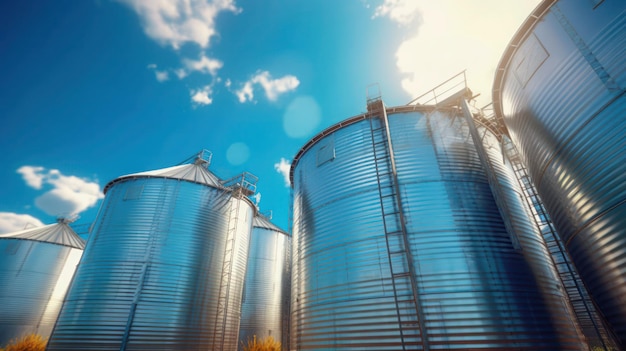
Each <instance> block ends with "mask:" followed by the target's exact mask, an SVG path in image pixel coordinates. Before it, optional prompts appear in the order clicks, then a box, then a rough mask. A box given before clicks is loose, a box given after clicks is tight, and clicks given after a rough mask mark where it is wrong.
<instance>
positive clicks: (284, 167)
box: [274, 157, 291, 187]
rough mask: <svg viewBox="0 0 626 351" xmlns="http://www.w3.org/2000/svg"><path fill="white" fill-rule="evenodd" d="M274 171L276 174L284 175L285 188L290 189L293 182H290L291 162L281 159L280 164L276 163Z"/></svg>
mask: <svg viewBox="0 0 626 351" xmlns="http://www.w3.org/2000/svg"><path fill="white" fill-rule="evenodd" d="M274 169H275V170H276V172H278V173H280V174H282V176H283V178H284V179H285V186H286V187H289V186H290V185H291V182H290V181H289V170H290V169H291V162H289V160H287V159H284V158H282V157H281V158H280V162H278V163H274Z"/></svg>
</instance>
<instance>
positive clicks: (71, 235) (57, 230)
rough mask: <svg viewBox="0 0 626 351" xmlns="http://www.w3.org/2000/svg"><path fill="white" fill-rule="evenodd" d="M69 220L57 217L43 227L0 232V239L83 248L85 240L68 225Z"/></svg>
mask: <svg viewBox="0 0 626 351" xmlns="http://www.w3.org/2000/svg"><path fill="white" fill-rule="evenodd" d="M69 223H70V221H69V220H66V219H59V220H58V221H57V223H54V224H48V225H45V226H43V227H35V228H29V229H25V230H21V231H19V232H13V233H7V234H0V239H24V240H32V241H40V242H45V243H51V244H57V245H63V246H69V247H73V248H77V249H81V250H83V249H84V248H85V240H83V239H82V238H81V237H79V236H78V235H77V234H76V232H74V230H73V229H72V228H71V227H70V226H69Z"/></svg>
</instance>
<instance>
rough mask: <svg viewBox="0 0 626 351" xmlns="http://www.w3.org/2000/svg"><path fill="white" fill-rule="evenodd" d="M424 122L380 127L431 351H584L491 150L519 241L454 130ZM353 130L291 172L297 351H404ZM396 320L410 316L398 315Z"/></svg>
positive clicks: (363, 144)
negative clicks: (385, 132) (392, 163)
mask: <svg viewBox="0 0 626 351" xmlns="http://www.w3.org/2000/svg"><path fill="white" fill-rule="evenodd" d="M415 109H416V110H418V109H419V108H417V107H416V108H415ZM387 111H388V113H389V111H390V109H388V110H387ZM426 111H428V109H427V108H425V109H424V112H419V111H416V112H409V113H390V116H389V122H390V125H391V135H392V141H393V147H394V150H395V156H396V164H397V171H398V177H399V183H400V189H401V194H402V201H403V203H402V205H403V207H404V209H405V217H406V220H407V223H406V225H407V229H408V236H409V237H408V238H409V242H410V246H411V247H410V252H411V254H412V255H413V261H414V262H415V267H414V268H415V271H416V272H417V284H418V290H419V291H418V293H419V296H420V300H421V305H422V306H423V311H422V312H423V314H424V315H425V316H426V317H425V320H424V321H422V323H423V324H424V325H425V333H424V334H425V335H423V337H425V338H428V343H429V345H430V349H447V348H457V349H464V348H465V349H469V348H474V349H494V350H496V349H500V350H502V349H533V350H534V349H543V350H557V349H572V350H580V349H584V347H585V346H584V345H583V343H582V342H581V340H580V338H579V333H578V330H577V328H576V327H575V325H574V322H573V320H572V319H573V318H572V315H571V311H570V310H569V309H568V306H567V305H566V303H565V300H564V296H563V292H562V290H561V289H560V284H558V283H557V281H556V280H555V279H556V278H555V277H556V274H555V270H554V266H553V265H552V263H551V261H550V258H549V256H547V249H546V247H545V244H544V243H543V241H542V240H541V238H540V236H539V235H538V231H537V230H536V229H534V228H532V227H531V226H529V225H527V223H530V222H529V221H530V219H529V218H527V217H526V216H527V212H524V205H522V200H521V199H520V198H519V190H518V189H517V188H516V187H517V186H518V185H517V184H516V181H515V178H514V175H513V174H512V172H511V171H510V170H509V169H508V168H507V167H505V166H504V165H502V155H501V152H500V150H499V149H497V144H496V145H494V146H493V148H494V149H493V150H492V151H489V152H488V153H489V155H490V158H491V159H492V162H494V164H495V163H497V162H499V163H500V164H498V165H496V166H494V169H495V171H496V172H497V173H498V178H499V179H500V181H501V182H502V183H503V187H504V191H505V192H507V193H509V195H508V200H507V201H509V202H510V204H511V206H518V207H519V209H516V212H515V220H516V221H518V222H519V225H518V227H519V228H520V232H519V233H518V235H517V236H516V237H515V239H517V240H512V238H511V237H510V236H509V234H508V233H507V232H506V230H505V228H504V224H503V222H502V218H501V216H500V214H499V211H498V208H497V207H496V205H495V202H494V199H493V196H492V194H491V192H490V190H489V185H488V183H487V179H486V177H485V173H484V170H483V169H482V167H481V165H480V162H479V160H478V157H477V154H476V149H475V148H474V145H473V143H472V141H471V137H470V135H469V132H468V130H467V125H464V122H463V119H462V118H460V117H459V118H451V117H452V116H451V115H450V114H448V113H439V112H435V113H427V112H426ZM352 120H353V121H354V122H353V123H351V124H344V125H342V126H341V127H340V128H334V129H333V130H332V132H326V133H324V136H323V137H321V138H318V140H317V141H316V142H315V143H312V144H310V145H307V148H306V149H303V151H302V152H301V153H300V154H299V155H298V156H297V157H296V159H294V162H293V164H292V174H293V180H294V183H293V184H294V193H293V195H294V228H293V230H294V232H293V273H292V307H291V309H292V315H291V330H290V332H291V348H292V349H294V350H309V349H310V350H327V349H337V350H338V349H341V350H402V349H403V347H402V345H401V339H400V334H399V329H400V328H399V326H398V317H397V313H398V312H397V309H396V297H395V296H394V293H393V289H392V285H391V277H390V271H389V260H388V252H387V248H386V242H385V234H384V233H385V230H384V229H383V227H382V217H381V216H382V215H381V198H380V196H379V192H378V190H377V181H376V179H377V176H376V174H375V170H374V168H373V164H374V161H373V156H372V136H371V131H370V123H369V121H368V120H367V119H359V118H353V119H352ZM331 128H333V127H331ZM381 172H385V170H381ZM516 241H518V242H519V246H518V243H517V242H516ZM530 260H534V262H530ZM404 290H406V289H404ZM398 294H399V295H406V291H403V289H400V290H399V291H398ZM400 311H401V313H415V311H413V312H411V311H407V310H405V309H402V303H400ZM419 348H420V345H419V344H416V345H411V346H410V347H409V348H408V349H419Z"/></svg>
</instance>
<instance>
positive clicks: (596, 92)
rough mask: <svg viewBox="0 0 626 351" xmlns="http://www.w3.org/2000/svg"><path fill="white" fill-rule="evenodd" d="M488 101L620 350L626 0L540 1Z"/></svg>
mask: <svg viewBox="0 0 626 351" xmlns="http://www.w3.org/2000/svg"><path fill="white" fill-rule="evenodd" d="M546 4H547V5H550V6H548V7H547V11H546V12H545V13H543V14H540V16H539V20H537V22H536V23H533V19H532V18H529V20H528V23H527V24H526V25H525V27H523V28H522V29H520V31H521V32H522V33H525V37H523V39H519V37H516V39H515V42H513V43H512V45H511V47H510V48H509V49H508V51H507V53H505V56H504V57H503V60H502V61H501V63H500V68H499V69H500V70H502V73H501V75H502V77H503V78H501V80H496V83H495V85H494V90H495V91H494V101H495V100H499V101H500V106H501V114H502V115H503V117H504V120H505V123H506V125H507V127H508V129H509V131H510V133H511V137H512V140H513V142H514V144H515V145H516V146H517V147H518V149H519V150H520V153H521V155H522V159H523V160H524V163H525V164H526V166H527V167H528V169H529V172H530V175H531V177H532V179H533V181H534V183H535V185H536V187H537V190H538V192H539V195H540V196H541V198H542V199H543V201H544V203H545V206H546V209H547V210H548V212H549V214H550V216H551V217H552V220H553V221H554V224H555V226H556V228H557V230H558V233H559V234H560V235H561V237H562V239H563V242H564V243H565V245H566V248H567V249H568V251H569V252H570V254H571V256H572V259H573V260H574V263H575V264H576V267H577V268H578V270H579V273H580V275H581V277H582V279H583V280H584V282H585V284H586V286H587V288H588V289H589V291H590V293H591V295H592V296H593V297H594V299H595V301H596V302H597V304H598V305H599V307H600V309H601V311H602V313H603V314H604V315H605V317H606V318H607V319H608V321H609V323H610V324H611V325H612V327H613V329H614V331H615V332H616V333H617V334H618V336H619V338H620V339H621V342H622V344H625V343H626V303H624V298H623V297H624V296H626V154H625V152H624V150H626V138H625V137H624V136H625V135H626V118H625V116H626V97H625V96H624V87H625V86H626V53H625V51H624V48H625V47H626V2H624V1H619V0H605V1H586V0H568V1H556V2H554V4H552V1H547V2H546Z"/></svg>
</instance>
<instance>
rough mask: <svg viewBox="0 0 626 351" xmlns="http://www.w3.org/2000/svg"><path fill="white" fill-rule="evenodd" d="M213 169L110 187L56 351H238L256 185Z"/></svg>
mask: <svg viewBox="0 0 626 351" xmlns="http://www.w3.org/2000/svg"><path fill="white" fill-rule="evenodd" d="M209 162H210V154H209V153H208V152H206V151H203V152H201V153H200V154H198V156H197V157H195V158H194V159H193V162H192V163H189V164H182V165H178V166H174V167H170V168H165V169H160V170H156V171H149V172H143V173H136V174H130V175H126V176H122V177H119V178H117V179H115V180H113V181H111V182H110V183H108V184H107V185H106V186H105V188H104V192H105V199H104V202H103V204H102V207H101V209H100V213H99V214H98V217H97V219H96V222H95V225H94V229H93V231H92V234H91V237H90V239H89V242H88V244H87V247H86V249H85V255H84V256H83V258H82V260H81V262H80V264H79V266H78V270H77V273H76V276H75V279H74V282H73V284H72V287H71V288H70V291H69V292H68V295H67V298H66V301H65V303H64V304H63V308H62V310H61V313H60V316H59V319H58V321H57V323H56V326H55V328H54V331H53V333H52V336H51V338H50V342H49V345H48V349H49V350H208V349H210V350H230V351H234V350H236V349H237V334H238V332H239V316H240V308H241V293H242V287H243V280H244V275H245V269H246V261H247V253H248V246H249V238H250V231H251V229H252V219H253V217H254V213H255V210H256V209H255V207H254V205H253V203H252V202H251V201H250V200H249V199H248V198H247V195H251V194H252V193H253V192H254V190H255V184H256V178H255V177H253V176H251V175H249V174H244V175H242V176H240V177H237V178H234V179H233V181H232V182H222V181H220V179H218V178H217V177H216V176H215V175H214V174H212V173H211V172H210V171H209V170H208V166H209ZM250 179H252V180H254V181H253V182H250V181H249V180H250Z"/></svg>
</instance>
